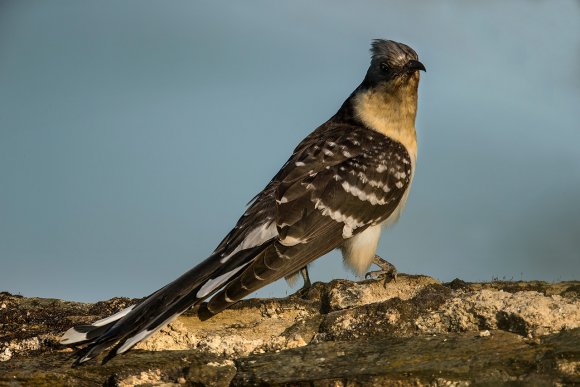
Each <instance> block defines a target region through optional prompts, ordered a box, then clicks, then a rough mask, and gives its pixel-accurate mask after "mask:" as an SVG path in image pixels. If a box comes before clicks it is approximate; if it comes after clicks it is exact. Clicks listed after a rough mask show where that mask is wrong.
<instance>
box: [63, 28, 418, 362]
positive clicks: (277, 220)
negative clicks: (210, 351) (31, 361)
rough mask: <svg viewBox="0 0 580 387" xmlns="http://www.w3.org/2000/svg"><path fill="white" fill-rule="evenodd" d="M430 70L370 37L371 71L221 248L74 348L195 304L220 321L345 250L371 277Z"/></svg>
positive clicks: (125, 343) (118, 338)
mask: <svg viewBox="0 0 580 387" xmlns="http://www.w3.org/2000/svg"><path fill="white" fill-rule="evenodd" d="M420 71H426V69H425V66H424V65H423V64H422V63H421V62H420V61H419V58H418V56H417V53H416V52H415V51H414V50H413V49H412V48H411V47H409V46H408V45H406V44H403V43H399V42H395V41H393V40H384V39H375V40H373V41H372V43H371V60H370V65H369V68H368V70H367V72H366V74H365V76H364V78H363V80H362V82H361V83H360V84H359V86H358V87H356V89H355V90H354V91H353V92H352V93H351V94H350V95H349V96H348V98H347V99H346V100H345V101H344V102H343V103H342V105H341V106H340V108H339V109H338V111H337V112H336V114H334V115H333V116H332V117H331V118H330V119H328V121H326V122H324V123H323V124H322V125H320V126H319V127H318V128H316V129H315V130H314V131H313V132H312V133H310V134H309V135H308V136H306V137H305V138H304V139H303V140H302V141H301V142H300V143H299V144H298V145H297V146H296V148H295V149H294V151H293V153H292V155H291V156H290V157H289V159H288V160H287V161H286V163H285V164H284V165H283V166H282V168H281V169H280V170H279V172H278V173H277V174H276V175H275V176H274V177H273V178H272V179H271V180H270V182H269V183H268V184H267V185H266V186H265V188H264V189H263V190H262V191H261V192H260V193H259V194H257V195H256V196H255V197H254V198H253V199H252V200H251V201H250V203H248V206H247V209H246V211H245V212H244V213H243V215H242V216H241V217H240V218H239V220H238V222H237V223H236V225H235V227H234V228H233V229H232V230H231V231H230V232H229V233H228V234H227V235H226V236H225V237H224V239H223V240H222V241H221V243H219V245H218V246H217V248H216V249H215V250H214V251H213V253H212V254H211V255H210V256H209V257H208V258H206V259H205V260H203V261H202V262H201V263H199V264H198V265H197V266H195V267H193V268H192V269H190V270H189V271H187V272H186V273H184V274H183V275H181V276H180V277H179V278H177V279H176V280H174V281H173V282H171V283H169V284H167V285H165V286H164V287H162V288H161V289H159V290H157V291H156V292H154V293H152V294H151V295H149V296H148V297H146V298H144V299H143V300H142V301H140V302H139V303H137V304H135V305H132V306H129V307H128V308H126V309H123V310H121V311H120V312H117V313H115V314H113V315H112V316H109V317H106V318H104V319H101V320H98V321H96V322H93V323H92V324H87V325H79V326H76V327H72V328H70V329H69V330H68V331H66V332H65V333H64V334H63V336H62V337H61V340H60V342H61V344H63V345H65V346H81V347H80V349H78V350H77V352H76V360H75V363H74V364H75V365H80V364H83V363H85V362H87V361H89V360H90V359H93V358H95V357H97V356H98V355H100V354H101V353H103V352H105V351H107V350H108V353H107V354H106V355H105V356H104V358H103V360H102V362H103V363H105V362H107V361H109V360H111V359H112V358H113V357H115V356H116V355H119V354H122V353H125V352H127V351H129V350H130V349H131V348H132V347H133V346H135V345H136V344H137V343H139V342H140V341H143V340H145V339H146V338H148V337H149V336H151V335H152V334H153V333H155V332H156V331H158V330H159V329H161V328H162V327H164V326H165V325H167V324H168V323H170V322H171V321H173V320H174V319H175V318H177V317H178V316H179V315H180V314H182V313H184V312H185V311H186V310H188V309H190V308H192V307H195V308H198V310H199V313H200V315H203V316H205V317H204V318H209V317H211V316H213V315H215V314H217V313H219V312H220V311H223V310H224V309H226V308H228V307H229V306H231V305H232V304H234V303H236V302H238V301H239V300H241V299H242V298H244V297H245V296H247V295H249V294H251V293H252V292H254V291H256V290H258V289H260V288H262V287H264V286H266V285H268V284H270V283H272V282H274V281H276V280H278V279H281V278H283V277H286V278H287V279H288V280H292V279H295V278H296V277H297V276H298V275H300V274H302V276H303V277H304V282H305V286H309V285H310V280H309V276H308V272H307V266H308V264H310V263H311V262H312V261H314V260H315V259H317V258H319V257H321V256H323V255H325V254H327V253H329V252H330V251H332V250H335V249H340V250H341V252H342V256H343V259H344V262H345V264H346V265H347V266H348V267H350V268H351V269H352V270H353V271H355V272H356V273H358V274H361V275H362V274H363V273H364V272H365V271H366V270H368V269H369V268H370V266H371V265H372V264H373V263H374V264H377V265H378V266H379V267H380V268H381V269H382V270H378V271H375V272H370V273H369V274H371V275H373V274H374V275H376V276H381V275H385V276H387V275H389V274H391V275H394V276H396V269H394V266H393V265H391V264H390V263H389V262H388V261H386V260H384V259H382V258H380V257H379V256H378V255H377V254H376V250H377V244H378V241H379V238H380V234H381V229H382V228H383V227H385V226H388V225H391V224H393V223H394V222H395V221H397V220H398V218H399V216H400V215H401V212H402V211H403V208H404V207H405V203H406V201H407V198H408V196H409V190H410V187H411V183H412V180H413V176H414V174H415V166H416V160H417V136H416V129H415V117H416V114H417V99H418V85H419V79H420Z"/></svg>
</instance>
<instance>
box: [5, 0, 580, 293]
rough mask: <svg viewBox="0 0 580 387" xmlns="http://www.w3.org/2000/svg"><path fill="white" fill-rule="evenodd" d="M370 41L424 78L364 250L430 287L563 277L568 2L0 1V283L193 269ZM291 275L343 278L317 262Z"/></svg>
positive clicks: (65, 288)
mask: <svg viewBox="0 0 580 387" xmlns="http://www.w3.org/2000/svg"><path fill="white" fill-rule="evenodd" d="M377 37H380V38H388V39H394V40H399V41H402V42H405V43H407V44H409V45H410V46H412V47H413V48H415V50H416V51H417V52H418V53H419V56H420V58H421V61H422V62H423V63H425V65H426V67H427V70H428V72H427V73H426V74H425V75H424V76H423V77H422V81H421V85H420V100H419V113H418V117H417V128H418V134H419V161H418V169H417V173H416V175H415V181H414V186H413V190H412V193H411V196H410V199H409V202H408V205H407V209H406V212H405V213H404V214H403V216H402V218H401V221H400V222H399V224H397V225H396V226H395V227H394V228H392V229H390V230H387V231H385V232H384V233H383V237H382V239H381V243H380V247H379V253H380V254H381V255H382V256H384V257H385V258H388V259H389V260H390V261H391V262H393V263H394V264H395V265H396V266H397V267H398V268H399V270H400V271H402V272H406V273H417V274H428V275H432V276H434V277H436V278H439V279H440V280H443V281H448V280H452V279H453V278H456V277H459V278H462V279H464V280H468V281H479V280H491V279H492V278H494V277H499V278H502V277H505V278H508V279H509V278H514V279H520V278H523V279H543V280H548V281H554V280H564V279H578V277H579V274H580V205H579V204H578V198H580V150H579V146H578V144H580V125H579V124H578V119H579V118H580V117H579V116H580V113H579V108H578V107H579V106H580V75H579V73H578V69H579V68H580V3H579V2H577V1H561V2H548V1H513V2H509V3H505V2H500V1H492V2H477V3H465V2H453V1H443V2H430V1H418V2H406V1H398V2H381V1H361V2H356V3H353V2H346V1H318V2H316V4H312V3H311V2H308V1H295V2H288V3H278V2H275V3H274V2H268V1H249V2H243V3H241V2H240V3H238V2H225V1H215V2H201V1H199V2H189V1H174V2H154V1H124V2H119V1H99V2H89V1H51V2H42V1H27V2H21V1H3V2H2V3H0V261H1V267H2V268H1V270H0V290H6V291H10V292H13V293H21V294H24V295H27V296H42V297H59V298H65V299H70V300H80V301H95V300H101V299H107V298H110V297H113V296H130V297H140V296H143V295H146V294H149V293H150V292H152V291H154V290H156V289H157V288H159V287H161V286H162V285H164V284H165V283H167V282H169V281H171V280H172V279H174V278H175V277H177V276H178V275H180V274H181V273H182V272H184V271H185V270H187V269H188V268H190V267H191V266H193V265H194V264H195V263H198V262H200V261H201V260H202V259H204V258H205V257H206V256H207V255H208V254H209V253H210V252H211V251H212V250H213V249H214V247H215V246H216V245H217V243H219V241H220V240H221V238H222V237H223V236H224V235H225V233H226V232H227V231H228V230H229V228H231V227H232V226H233V224H234V223H235V221H236V220H237V218H238V217H239V216H240V215H241V214H242V213H243V210H244V205H245V204H246V203H247V201H248V200H249V199H250V198H251V197H252V196H253V195H254V194H255V193H257V192H258V191H259V190H260V189H261V188H262V187H263V186H264V185H265V184H266V183H267V182H268V180H269V179H270V178H271V177H272V176H273V174H274V173H276V171H277V170H278V168H279V167H280V166H281V165H282V164H283V162H284V161H285V160H286V159H287V157H288V156H289V155H290V153H291V151H292V149H293V147H294V146H295V145H296V144H297V142H298V141H300V139H301V138H303V137H304V136H305V135H307V134H308V133H309V132H310V131H311V130H313V129H314V128H315V127H316V126H317V125H319V124H321V123H322V122H324V121H325V120H326V119H327V118H329V117H330V116H331V115H332V114H333V113H334V112H335V111H336V110H337V109H338V107H339V106H340V104H341V103H342V101H343V100H344V99H345V98H346V97H347V96H348V94H349V93H350V92H351V91H352V90H353V89H354V88H355V87H356V86H357V85H358V83H359V82H360V81H361V80H362V77H363V76H364V73H365V71H366V68H367V66H368V62H369V52H368V49H369V44H370V41H371V40H372V39H373V38H377ZM311 276H312V279H313V280H314V281H316V280H323V281H328V280H330V279H332V278H351V279H354V278H355V277H354V276H353V275H352V274H350V273H348V272H347V271H345V270H344V269H343V267H342V262H341V259H340V256H339V254H337V253H332V254H329V255H328V256H326V257H324V258H322V259H320V260H318V261H316V262H315V263H314V265H313V267H312V269H311ZM292 291H293V290H292V289H289V288H288V287H287V285H286V284H285V283H284V282H279V283H276V284H273V285H270V286H269V287H268V288H266V289H264V290H261V291H260V292H259V293H258V295H259V296H267V297H269V296H282V295H285V294H288V293H289V292H292Z"/></svg>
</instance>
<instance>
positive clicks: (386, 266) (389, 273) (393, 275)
mask: <svg viewBox="0 0 580 387" xmlns="http://www.w3.org/2000/svg"><path fill="white" fill-rule="evenodd" d="M373 263H374V264H375V265H377V266H378V267H380V268H381V270H375V271H369V272H368V273H366V274H365V278H379V277H384V283H383V285H384V286H387V282H390V280H391V279H392V280H393V281H396V280H397V268H396V267H395V266H394V265H393V264H392V263H390V262H387V261H386V260H384V259H382V258H381V257H379V256H378V255H375V257H374V258H373Z"/></svg>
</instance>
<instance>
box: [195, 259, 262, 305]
mask: <svg viewBox="0 0 580 387" xmlns="http://www.w3.org/2000/svg"><path fill="white" fill-rule="evenodd" d="M250 262H251V261H250ZM250 262H246V263H244V264H243V265H240V266H238V267H236V268H235V269H233V270H231V271H228V272H227V273H224V274H222V275H220V276H217V277H215V278H212V279H209V280H208V281H207V282H206V283H205V284H203V286H202V287H201V289H199V290H198V291H197V294H196V295H195V296H196V297H197V298H204V297H205V296H207V295H208V294H210V293H211V292H213V291H214V290H215V289H217V288H219V287H220V286H221V285H222V284H223V283H224V282H226V281H227V280H229V279H230V278H232V276H233V275H234V274H236V273H237V272H238V271H240V270H242V268H244V267H245V266H246V265H247V264H248V263H250Z"/></svg>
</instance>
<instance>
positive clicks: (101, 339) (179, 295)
mask: <svg viewBox="0 0 580 387" xmlns="http://www.w3.org/2000/svg"><path fill="white" fill-rule="evenodd" d="M264 248H265V246H262V247H256V248H250V249H247V250H245V251H240V252H239V253H237V254H236V255H235V256H234V257H232V258H235V259H230V260H228V261H227V262H225V263H222V262H221V261H220V259H219V258H220V257H219V256H211V257H209V258H208V259H206V260H205V261H203V262H202V263H200V264H199V265H197V266H196V267H194V268H193V269H191V270H189V271H188V272H186V273H185V274H183V275H182V276H181V277H179V278H177V279H176V280H175V281H173V282H171V283H170V284H168V285H166V286H165V287H163V288H161V289H159V290H158V291H156V292H155V293H153V294H151V295H150V296H149V297H147V298H146V299H145V300H143V301H142V302H141V303H139V304H137V305H133V306H130V307H129V308H126V309H124V310H122V311H121V312H118V313H116V314H114V315H112V316H109V317H107V318H104V319H101V320H99V321H96V322H94V323H93V324H91V325H81V326H77V327H74V328H71V329H69V330H68V331H67V332H66V333H65V334H64V335H63V336H62V338H61V343H62V344H64V345H76V344H88V345H87V347H85V348H83V349H81V350H80V351H79V352H78V354H77V360H76V362H75V364H76V365H80V364H82V363H84V362H86V361H88V360H90V359H93V358H94V357H96V356H98V355H99V354H101V353H102V352H104V351H106V350H107V349H109V348H110V347H113V346H114V347H113V349H111V351H110V352H109V353H108V355H107V356H106V357H105V358H104V360H103V362H106V361H108V360H110V359H112V358H113V357H114V356H116V355H118V354H122V353H124V352H126V351H128V350H129V349H131V348H132V347H133V346H134V345H136V344H137V343H139V342H140V341H143V340H145V339H146V338H148V337H149V336H151V335H152V334H154V333H155V332H157V331H158V330H159V329H161V328H162V327H164V326H165V325H166V324H168V323H169V322H171V321H172V320H174V319H175V318H177V317H178V316H179V315H180V314H182V313H184V312H185V311H186V310H188V309H189V308H190V307H192V306H196V305H199V304H201V303H202V302H203V301H204V300H205V299H207V298H208V297H210V296H212V295H213V294H214V293H216V292H217V291H218V290H220V289H221V288H222V287H223V286H225V285H227V284H228V283H229V282H230V281H231V280H233V279H234V278H236V277H237V275H239V272H240V271H241V270H242V268H244V267H246V266H247V265H248V263H249V262H251V261H252V260H253V258H254V257H255V256H256V254H259V252H260V251H261V250H263V249H264ZM115 344H116V345H115Z"/></svg>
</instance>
